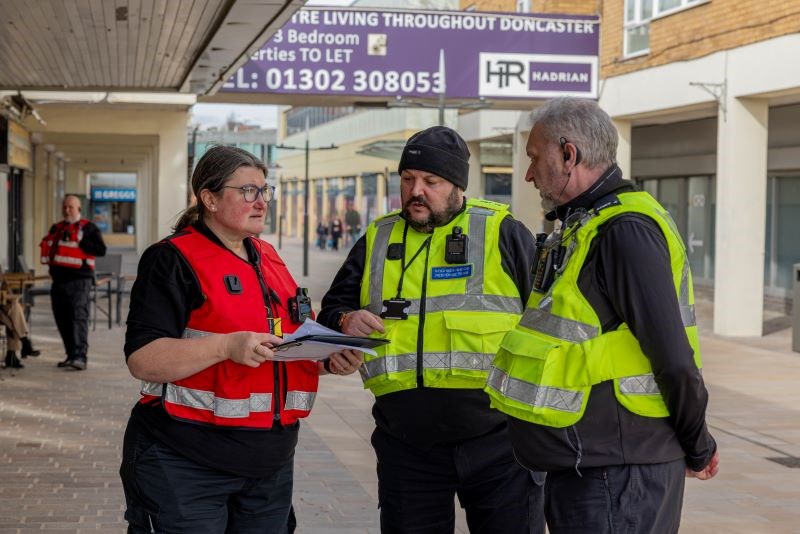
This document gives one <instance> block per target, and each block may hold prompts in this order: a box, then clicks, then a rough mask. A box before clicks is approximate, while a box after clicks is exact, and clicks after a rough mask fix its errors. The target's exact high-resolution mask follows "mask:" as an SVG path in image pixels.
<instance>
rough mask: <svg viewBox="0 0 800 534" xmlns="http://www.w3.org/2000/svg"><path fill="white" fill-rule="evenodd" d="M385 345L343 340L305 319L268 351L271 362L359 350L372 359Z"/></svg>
mask: <svg viewBox="0 0 800 534" xmlns="http://www.w3.org/2000/svg"><path fill="white" fill-rule="evenodd" d="M386 343H389V340H388V339H377V338H371V337H359V336H346V335H344V334H342V333H339V332H337V331H336V330H331V329H330V328H326V327H324V326H322V325H321V324H319V323H318V322H316V321H314V320H312V319H306V320H305V322H303V324H302V325H300V328H298V329H297V330H296V331H295V332H293V333H291V334H286V335H285V336H284V337H283V343H281V344H280V345H277V346H275V347H272V350H273V352H274V353H275V356H274V357H273V359H274V360H281V361H291V360H323V359H325V358H327V357H328V356H330V355H331V354H333V353H335V352H341V351H343V350H348V349H352V350H360V351H361V352H366V353H367V354H372V355H373V356H374V355H375V351H374V350H373V349H374V348H375V347H379V346H381V345H385V344H386Z"/></svg>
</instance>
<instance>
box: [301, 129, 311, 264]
mask: <svg viewBox="0 0 800 534" xmlns="http://www.w3.org/2000/svg"><path fill="white" fill-rule="evenodd" d="M308 137H309V135H308V117H306V177H305V180H304V189H303V276H308V159H309V151H310V149H309V146H308Z"/></svg>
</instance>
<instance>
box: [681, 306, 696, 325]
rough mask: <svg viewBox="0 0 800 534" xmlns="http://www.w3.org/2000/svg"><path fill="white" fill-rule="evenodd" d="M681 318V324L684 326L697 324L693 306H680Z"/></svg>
mask: <svg viewBox="0 0 800 534" xmlns="http://www.w3.org/2000/svg"><path fill="white" fill-rule="evenodd" d="M681 320H682V321H683V326H686V327H688V326H695V325H697V318H696V317H695V314H694V306H681Z"/></svg>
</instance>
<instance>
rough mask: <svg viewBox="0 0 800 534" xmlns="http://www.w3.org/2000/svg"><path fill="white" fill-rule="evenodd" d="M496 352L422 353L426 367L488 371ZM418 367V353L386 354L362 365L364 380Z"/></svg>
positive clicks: (423, 363)
mask: <svg viewBox="0 0 800 534" xmlns="http://www.w3.org/2000/svg"><path fill="white" fill-rule="evenodd" d="M493 359H494V354H485V353H481V352H455V353H451V352H426V353H425V354H423V355H422V365H423V367H424V368H425V369H460V370H463V371H488V370H489V368H490V367H491V365H492V360H493ZM416 368H417V355H416V354H400V355H397V356H385V357H383V358H378V359H375V360H371V361H369V362H365V363H364V365H362V366H361V376H362V378H364V380H367V379H369V378H373V377H376V376H379V375H384V374H387V373H399V372H402V371H411V370H413V369H416Z"/></svg>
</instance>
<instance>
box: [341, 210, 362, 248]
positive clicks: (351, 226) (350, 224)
mask: <svg viewBox="0 0 800 534" xmlns="http://www.w3.org/2000/svg"><path fill="white" fill-rule="evenodd" d="M344 225H345V229H346V230H347V238H348V239H347V246H353V243H355V242H356V240H357V239H358V236H360V235H361V214H360V213H359V212H358V210H357V209H356V208H355V207H354V206H353V202H352V201H350V202H349V203H348V207H347V211H346V212H345V213H344Z"/></svg>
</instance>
